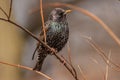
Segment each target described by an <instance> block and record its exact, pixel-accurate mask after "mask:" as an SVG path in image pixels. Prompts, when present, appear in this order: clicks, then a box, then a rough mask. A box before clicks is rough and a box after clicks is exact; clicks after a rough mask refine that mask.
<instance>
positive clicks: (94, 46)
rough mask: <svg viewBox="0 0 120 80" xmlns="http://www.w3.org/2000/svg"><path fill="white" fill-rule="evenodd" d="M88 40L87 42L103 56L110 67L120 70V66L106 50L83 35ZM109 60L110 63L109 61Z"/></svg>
mask: <svg viewBox="0 0 120 80" xmlns="http://www.w3.org/2000/svg"><path fill="white" fill-rule="evenodd" d="M83 38H85V39H86V40H87V42H88V43H89V44H90V45H91V46H92V47H93V48H94V49H95V50H96V51H97V52H98V53H99V55H100V56H101V57H102V58H103V60H104V61H105V63H106V64H107V65H109V67H110V68H112V69H114V70H116V71H120V66H119V65H117V64H115V63H114V62H112V61H111V60H110V59H109V58H108V57H107V56H106V55H105V52H104V51H103V50H102V49H101V48H100V47H99V46H98V45H97V44H96V43H95V42H94V41H93V40H92V38H91V39H89V38H87V37H83ZM108 60H109V63H108V62H107V61H108Z"/></svg>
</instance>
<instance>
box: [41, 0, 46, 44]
mask: <svg viewBox="0 0 120 80" xmlns="http://www.w3.org/2000/svg"><path fill="white" fill-rule="evenodd" d="M40 14H41V20H42V30H43V32H44V42H45V43H46V31H45V23H44V16H43V7H42V0H40Z"/></svg>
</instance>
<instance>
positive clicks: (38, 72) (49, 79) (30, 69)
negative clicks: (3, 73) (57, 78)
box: [0, 61, 53, 80]
mask: <svg viewBox="0 0 120 80" xmlns="http://www.w3.org/2000/svg"><path fill="white" fill-rule="evenodd" d="M0 64H4V65H8V66H12V67H18V68H21V69H26V70H29V71H33V69H32V68H30V67H26V66H22V65H19V64H18V65H16V64H11V63H6V62H2V61H0ZM34 72H36V73H37V74H40V75H42V76H44V77H45V78H47V79H48V80H53V79H52V78H50V77H49V76H47V75H46V74H44V73H42V72H40V71H34Z"/></svg>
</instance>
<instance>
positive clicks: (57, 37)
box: [32, 8, 71, 71]
mask: <svg viewBox="0 0 120 80" xmlns="http://www.w3.org/2000/svg"><path fill="white" fill-rule="evenodd" d="M70 12H71V10H64V9H62V8H55V9H53V10H52V11H51V12H50V15H49V16H48V20H47V21H46V22H45V32H46V33H45V34H46V44H47V45H48V46H50V47H51V48H52V49H55V50H56V51H57V53H58V52H59V51H61V50H62V48H63V47H64V46H65V44H66V43H67V41H68V38H69V27H68V21H67V17H66V15H67V14H68V13H70ZM39 37H40V40H42V41H44V31H43V30H41V31H40V35H39ZM36 51H37V52H38V58H37V62H36V65H35V67H34V68H33V70H36V71H41V68H42V64H43V62H44V60H45V58H46V57H47V55H49V54H51V53H52V52H51V51H50V50H49V49H48V48H46V47H45V45H43V44H41V43H38V45H37V47H36V49H35V51H34V53H33V56H32V59H34V55H35V53H36Z"/></svg>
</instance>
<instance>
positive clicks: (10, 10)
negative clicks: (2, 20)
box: [8, 0, 13, 20]
mask: <svg viewBox="0 0 120 80" xmlns="http://www.w3.org/2000/svg"><path fill="white" fill-rule="evenodd" d="M12 3H13V0H11V1H10V9H9V15H8V20H10V17H11V12H12Z"/></svg>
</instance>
